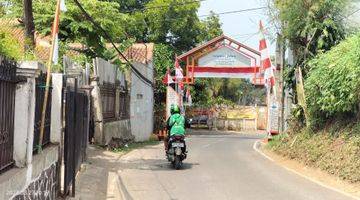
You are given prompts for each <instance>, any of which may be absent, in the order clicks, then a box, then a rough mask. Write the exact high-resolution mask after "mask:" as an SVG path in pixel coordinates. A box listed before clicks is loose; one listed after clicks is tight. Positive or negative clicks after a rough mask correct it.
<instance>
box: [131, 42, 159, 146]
mask: <svg viewBox="0 0 360 200" xmlns="http://www.w3.org/2000/svg"><path fill="white" fill-rule="evenodd" d="M153 51H154V44H153V43H137V44H133V45H132V46H131V47H130V48H128V49H127V50H126V52H125V56H126V57H127V58H128V59H129V60H130V61H131V63H132V65H133V66H134V68H135V70H137V71H138V72H139V73H140V74H141V75H142V76H144V77H145V78H146V79H148V80H150V81H151V82H154V63H153ZM130 74H131V75H130V82H131V83H130V93H131V94H130V122H131V133H132V135H133V136H135V140H136V141H145V140H147V139H149V137H150V135H151V134H152V133H153V126H154V124H153V119H154V88H153V86H152V85H150V84H148V83H146V82H145V81H143V80H142V78H140V76H139V75H138V74H137V73H136V72H134V70H131V73H130Z"/></svg>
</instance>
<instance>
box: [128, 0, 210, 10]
mask: <svg viewBox="0 0 360 200" xmlns="http://www.w3.org/2000/svg"><path fill="white" fill-rule="evenodd" d="M203 1H206V0H197V1H188V2H182V3H176V4H171V3H170V4H167V5H161V6H150V7H144V8H139V9H132V10H129V11H125V13H132V12H136V11H145V10H153V9H159V8H169V7H174V6H183V5H189V4H194V3H201V2H203Z"/></svg>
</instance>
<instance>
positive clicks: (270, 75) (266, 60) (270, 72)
mask: <svg viewBox="0 0 360 200" xmlns="http://www.w3.org/2000/svg"><path fill="white" fill-rule="evenodd" d="M264 33H265V30H264V26H263V24H262V22H261V21H260V45H259V50H260V53H261V67H262V69H263V70H264V71H265V74H264V79H265V86H266V87H270V88H271V87H273V86H274V85H275V75H274V71H275V70H276V68H275V67H274V66H273V65H272V64H271V59H270V54H269V50H268V48H267V44H266V39H265V34H264Z"/></svg>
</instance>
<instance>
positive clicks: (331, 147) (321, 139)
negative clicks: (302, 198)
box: [266, 123, 360, 183]
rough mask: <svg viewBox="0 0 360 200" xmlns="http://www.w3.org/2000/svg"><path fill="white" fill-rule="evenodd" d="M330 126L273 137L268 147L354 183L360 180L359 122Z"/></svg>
mask: <svg viewBox="0 0 360 200" xmlns="http://www.w3.org/2000/svg"><path fill="white" fill-rule="evenodd" d="M337 125H338V124H336V123H334V125H333V126H337ZM333 126H329V127H327V128H326V129H323V130H320V131H318V132H316V133H313V132H311V131H308V130H306V129H303V130H300V131H299V132H297V133H291V134H288V135H287V134H283V135H279V136H276V137H274V138H273V140H272V141H270V142H269V143H268V145H267V146H266V148H268V149H269V150H272V151H274V152H276V153H277V154H280V155H282V156H284V157H287V158H290V159H295V160H297V161H300V162H302V163H304V164H306V165H308V166H311V167H316V168H319V169H321V170H324V171H326V172H328V173H329V174H332V175H335V176H337V177H339V178H340V179H342V180H346V181H349V182H351V183H360V170H359V169H360V134H359V132H358V130H359V123H354V124H351V125H349V124H348V125H346V126H343V127H338V126H337V127H333Z"/></svg>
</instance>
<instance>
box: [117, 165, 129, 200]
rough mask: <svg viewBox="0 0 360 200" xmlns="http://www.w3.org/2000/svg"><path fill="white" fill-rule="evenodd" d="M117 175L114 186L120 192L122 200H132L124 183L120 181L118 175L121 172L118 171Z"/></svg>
mask: <svg viewBox="0 0 360 200" xmlns="http://www.w3.org/2000/svg"><path fill="white" fill-rule="evenodd" d="M117 173H118V174H117V179H116V185H117V188H118V190H119V192H120V195H121V198H122V200H133V198H132V197H131V195H130V193H129V192H128V191H127V189H126V187H125V184H124V182H123V181H122V179H121V177H120V174H119V173H121V171H118V172H117Z"/></svg>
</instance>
